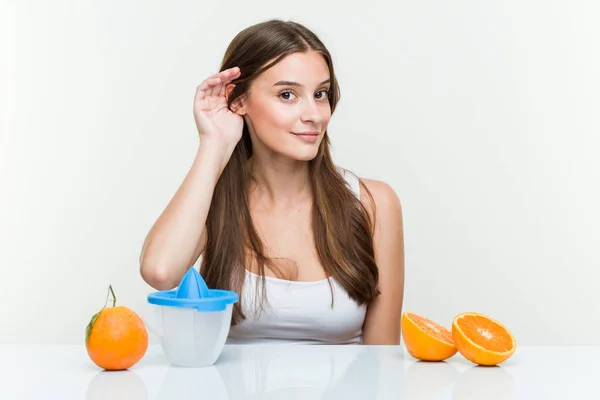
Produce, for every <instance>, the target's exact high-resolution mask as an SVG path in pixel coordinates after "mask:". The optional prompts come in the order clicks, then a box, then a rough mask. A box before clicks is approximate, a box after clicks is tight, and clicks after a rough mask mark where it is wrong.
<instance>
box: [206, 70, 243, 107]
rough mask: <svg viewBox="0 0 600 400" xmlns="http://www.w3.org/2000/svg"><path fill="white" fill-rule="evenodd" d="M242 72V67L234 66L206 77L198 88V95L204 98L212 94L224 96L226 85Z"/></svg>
mask: <svg viewBox="0 0 600 400" xmlns="http://www.w3.org/2000/svg"><path fill="white" fill-rule="evenodd" d="M240 74H241V73H240V69H239V68H238V67H234V68H229V69H226V70H225V71H221V72H219V73H216V74H214V75H212V76H210V77H208V78H206V79H205V80H204V81H203V82H202V83H201V84H200V85H199V86H198V87H197V89H196V95H197V97H198V98H199V99H203V98H204V97H210V96H223V95H224V94H225V86H226V85H227V84H228V83H229V82H231V81H232V80H234V79H236V78H238V77H239V76H240Z"/></svg>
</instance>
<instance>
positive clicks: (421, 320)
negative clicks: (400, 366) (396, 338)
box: [402, 312, 457, 361]
mask: <svg viewBox="0 0 600 400" xmlns="http://www.w3.org/2000/svg"><path fill="white" fill-rule="evenodd" d="M402 337H403V339H404V345H405V346H406V349H407V350H408V353H409V354H410V355H411V356H413V357H415V358H417V359H419V360H423V361H442V360H445V359H447V358H450V357H452V356H453V355H454V354H456V351H457V349H456V346H455V345H454V341H453V340H452V333H451V332H450V330H448V329H446V328H445V327H443V326H442V325H440V324H438V323H436V322H433V321H431V320H430V319H427V318H425V317H422V316H420V315H417V314H415V313H411V312H404V313H402Z"/></svg>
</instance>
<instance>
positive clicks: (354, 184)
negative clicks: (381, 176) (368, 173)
mask: <svg viewBox="0 0 600 400" xmlns="http://www.w3.org/2000/svg"><path fill="white" fill-rule="evenodd" d="M337 168H338V171H339V172H340V173H341V174H342V176H343V177H344V179H345V180H346V183H347V184H348V186H349V187H350V189H351V190H352V192H353V193H354V195H355V196H356V197H357V198H358V199H359V200H360V181H359V179H358V176H357V175H356V174H354V173H353V172H350V171H348V170H347V169H344V168H342V167H337Z"/></svg>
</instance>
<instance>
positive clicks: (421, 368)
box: [401, 361, 460, 400]
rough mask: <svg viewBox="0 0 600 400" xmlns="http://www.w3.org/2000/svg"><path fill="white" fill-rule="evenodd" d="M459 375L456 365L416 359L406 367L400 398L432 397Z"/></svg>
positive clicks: (417, 398)
mask: <svg viewBox="0 0 600 400" xmlns="http://www.w3.org/2000/svg"><path fill="white" fill-rule="evenodd" d="M459 375H460V373H459V372H458V370H457V369H456V367H455V366H454V365H452V364H451V363H449V362H446V361H439V362H428V361H416V362H414V363H412V364H411V365H410V366H409V367H408V368H407V369H406V373H405V376H404V387H403V390H402V396H401V398H403V399H415V400H419V399H429V398H432V396H435V395H437V394H439V393H440V392H441V391H443V390H444V389H446V388H448V387H449V386H450V385H452V384H453V383H454V382H456V380H457V379H458V376H459Z"/></svg>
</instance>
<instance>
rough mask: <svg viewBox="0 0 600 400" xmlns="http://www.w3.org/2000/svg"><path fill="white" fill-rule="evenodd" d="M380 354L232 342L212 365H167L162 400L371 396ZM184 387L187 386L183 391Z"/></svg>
mask: <svg viewBox="0 0 600 400" xmlns="http://www.w3.org/2000/svg"><path fill="white" fill-rule="evenodd" d="M379 361H380V360H379V359H378V356H377V354H376V353H374V352H369V351H366V349H364V348H362V347H360V346H355V347H352V348H349V347H348V348H335V349H332V348H325V346H314V347H308V348H307V347H306V346H301V347H296V346H281V347H271V346H269V347H267V346H240V347H236V346H232V347H230V348H227V349H226V351H224V352H223V354H222V355H221V357H220V358H219V360H218V361H217V363H216V364H215V365H214V366H211V367H207V368H198V369H195V368H194V369H186V368H169V370H168V372H167V374H166V375H165V378H164V381H163V383H162V386H161V388H160V395H159V397H158V398H159V399H171V398H174V397H173V396H174V393H177V399H178V400H185V399H190V400H191V399H192V398H193V399H197V398H198V395H199V393H201V394H202V396H203V397H206V396H210V398H213V399H231V400H233V399H235V400H237V399H260V400H269V399H292V398H299V399H339V398H344V399H361V400H363V399H372V398H376V397H377V393H378V390H379V383H380V380H379V378H380V376H379V370H380V365H379ZM181 388H186V391H185V392H182V391H181Z"/></svg>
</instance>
